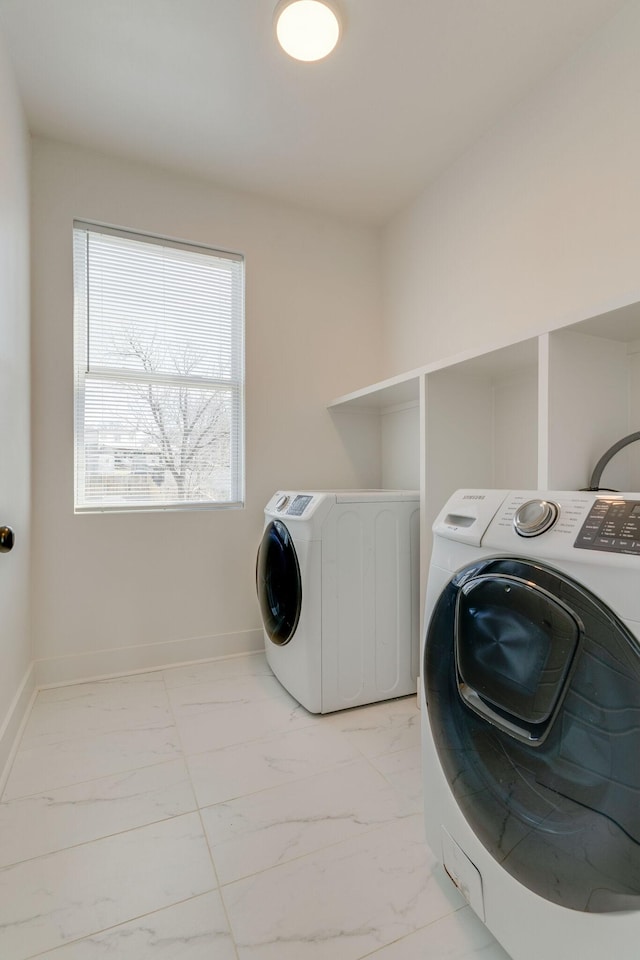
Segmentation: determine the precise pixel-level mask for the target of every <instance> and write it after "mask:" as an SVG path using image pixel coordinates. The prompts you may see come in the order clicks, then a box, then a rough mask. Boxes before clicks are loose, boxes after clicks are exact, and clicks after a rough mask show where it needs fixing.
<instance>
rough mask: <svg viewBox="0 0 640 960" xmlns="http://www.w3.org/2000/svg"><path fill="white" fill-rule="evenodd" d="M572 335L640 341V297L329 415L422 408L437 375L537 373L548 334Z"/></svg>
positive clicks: (368, 394) (378, 388) (416, 376)
mask: <svg viewBox="0 0 640 960" xmlns="http://www.w3.org/2000/svg"><path fill="white" fill-rule="evenodd" d="M560 330H566V331H567V332H575V333H581V334H587V335H590V336H593V337H602V338H604V339H610V340H620V341H623V342H627V343H630V344H631V343H634V342H635V341H640V291H639V296H638V298H636V299H634V300H632V301H631V302H626V303H622V304H618V303H614V304H608V305H606V307H605V306H603V308H602V309H601V310H600V311H599V312H598V313H596V314H595V315H593V316H591V317H589V318H588V319H584V318H582V319H580V320H575V319H574V320H571V319H569V318H565V319H564V320H563V322H561V323H559V324H557V325H556V326H554V327H550V328H546V329H544V330H537V331H534V332H530V333H529V334H528V335H527V336H524V337H520V338H518V339H517V340H515V341H511V342H508V343H506V344H505V343H504V341H503V342H502V343H501V344H497V345H496V344H494V345H490V344H487V346H486V348H485V349H484V350H482V351H477V350H475V351H474V350H469V351H467V352H465V353H462V354H459V355H458V356H454V357H447V358H445V359H442V360H437V361H435V362H434V363H431V364H427V365H425V366H423V367H418V368H417V369H415V370H410V371H409V372H408V373H403V374H399V375H398V376H396V377H390V378H389V379H388V380H380V381H379V382H378V383H373V384H371V385H369V386H367V387H363V388H362V389H361V390H354V391H353V393H347V394H345V395H344V396H342V397H338V398H337V399H336V400H333V401H331V403H329V404H328V405H327V406H328V408H329V409H332V408H341V409H343V410H344V409H349V410H354V409H355V410H364V411H370V412H376V411H377V412H379V413H380V412H383V411H384V410H388V409H390V408H393V407H397V406H401V405H404V404H417V403H418V402H419V398H420V381H421V379H422V378H423V377H425V376H427V375H429V374H433V373H436V372H437V371H443V372H444V371H447V370H449V371H451V372H452V373H465V374H469V375H470V376H484V377H489V378H493V379H496V380H498V379H500V378H501V377H504V376H506V375H508V374H511V375H514V374H515V375H517V374H518V372H519V371H520V370H522V369H523V368H525V367H529V368H531V367H532V366H534V365H535V363H536V361H537V343H538V338H539V337H540V336H541V335H542V334H547V333H552V332H554V331H560Z"/></svg>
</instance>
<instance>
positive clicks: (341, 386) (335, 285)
mask: <svg viewBox="0 0 640 960" xmlns="http://www.w3.org/2000/svg"><path fill="white" fill-rule="evenodd" d="M32 186H33V273H34V282H33V308H34V311H33V380H34V383H33V423H34V440H33V467H34V485H33V497H34V522H35V525H36V529H37V531H38V536H37V538H36V539H35V544H34V588H35V598H36V601H35V606H34V642H35V645H36V657H37V658H38V660H40V661H43V662H41V663H39V671H38V677H39V679H40V681H41V682H52V681H56V680H58V679H62V680H64V679H68V678H73V677H76V676H92V675H97V674H102V673H105V672H112V671H113V672H117V671H119V670H127V669H136V668H144V667H146V666H149V665H154V664H157V663H163V662H177V661H179V660H182V659H190V658H197V657H208V656H215V655H218V654H220V653H226V652H230V651H231V652H232V651H235V650H238V651H239V650H242V649H246V648H250V647H252V646H254V645H256V644H260V643H261V634H260V631H259V623H260V621H259V616H258V608H257V603H256V600H255V588H254V575H255V554H256V548H257V545H258V542H259V539H260V535H261V529H262V511H263V508H264V505H265V503H266V501H267V500H268V499H269V497H270V496H271V494H272V493H273V492H274V491H275V490H276V489H278V488H280V487H300V488H303V487H331V486H360V485H362V486H367V485H374V484H375V483H376V482H377V479H378V478H377V474H376V470H377V469H378V466H377V464H374V463H373V462H370V461H366V460H363V461H360V462H358V463H357V465H356V464H355V463H354V462H353V461H352V459H351V458H350V457H349V455H348V452H347V451H346V450H345V448H344V444H343V440H342V439H341V437H340V435H339V433H338V427H337V426H336V424H335V423H334V421H333V419H332V418H331V416H330V415H329V414H328V413H327V411H326V409H325V405H326V403H327V402H328V401H329V400H331V399H332V398H333V397H335V396H338V395H340V394H341V393H345V392H346V391H348V390H350V389H352V387H353V385H354V384H358V383H366V382H368V381H370V380H375V379H377V378H378V376H379V373H380V362H379V360H380V358H379V346H380V291H379V285H378V283H379V282H378V277H379V266H380V264H379V243H378V241H379V237H377V236H376V234H375V233H374V232H373V231H372V230H370V229H367V228H362V227H354V226H350V225H346V224H342V223H339V222H336V221H332V220H330V219H328V218H325V217H323V216H320V215H316V214H310V213H308V212H304V211H300V210H297V209H295V208H292V207H285V206H283V205H278V204H274V203H271V202H266V201H263V200H259V199H256V198H253V197H250V196H246V195H241V194H236V193H232V192H230V191H227V190H224V189H219V188H216V187H215V186H213V185H211V184H208V183H206V182H203V181H197V180H194V179H190V178H185V177H182V176H178V175H175V174H172V173H169V172H166V171H162V170H159V169H157V168H153V167H147V166H142V165H137V164H132V163H128V162H124V161H120V160H116V159H113V158H109V157H105V156H102V155H100V154H95V153H91V152H88V151H85V150H81V149H76V148H74V147H70V146H66V145H62V144H58V143H53V142H50V141H44V140H36V141H35V142H34V146H33V180H32ZM74 217H79V218H85V219H89V220H96V221H99V222H103V223H110V224H116V225H119V226H124V227H130V228H133V229H135V230H141V231H149V232H150V233H157V234H162V235H165V236H172V237H177V238H181V239H187V240H192V241H196V242H202V243H207V244H211V245H213V246H217V247H219V248H222V249H225V248H226V249H230V250H237V251H240V252H242V253H244V254H245V256H246V316H247V330H246V342H247V364H246V373H247V391H246V397H247V411H246V425H247V456H246V469H247V498H246V509H244V510H242V511H197V512H190V513H164V514H162V513H134V514H120V515H113V514H110V515H89V516H87V515H81V516H74V514H73V391H72V384H73V376H72V264H71V226H72V220H73V218H74ZM158 645H163V646H158ZM57 658H61V659H57Z"/></svg>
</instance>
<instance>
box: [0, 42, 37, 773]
mask: <svg viewBox="0 0 640 960" xmlns="http://www.w3.org/2000/svg"><path fill="white" fill-rule="evenodd" d="M28 185H29V144H28V137H27V132H26V127H25V123H24V118H23V114H22V108H21V106H20V102H19V99H18V95H17V91H16V87H15V84H14V79H13V75H12V72H11V68H10V66H9V64H8V60H7V55H6V53H5V50H4V47H2V45H1V41H0V524H8V525H10V526H11V527H12V528H13V530H14V532H15V536H16V541H15V547H14V549H13V552H11V553H7V554H0V611H1V614H0V616H1V623H2V626H1V627H0V663H1V667H0V771H1V770H2V767H3V765H4V761H5V760H6V756H7V750H8V749H9V747H10V745H11V741H12V739H13V736H14V735H15V732H16V728H17V725H18V724H19V722H20V719H21V716H22V713H23V712H24V707H25V705H26V704H25V701H26V700H28V697H29V694H30V692H31V691H30V686H31V687H32V686H33V683H32V680H31V674H30V672H29V665H30V661H31V646H30V637H29V560H30V537H31V530H30V480H29V460H30V441H29V190H28Z"/></svg>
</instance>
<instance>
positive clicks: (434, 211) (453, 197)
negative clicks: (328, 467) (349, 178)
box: [384, 2, 640, 376]
mask: <svg viewBox="0 0 640 960" xmlns="http://www.w3.org/2000/svg"><path fill="white" fill-rule="evenodd" d="M638 50H640V3H637V2H633V3H630V4H629V5H627V6H626V7H625V8H624V9H623V11H622V13H621V14H620V15H619V16H618V17H617V18H615V19H614V20H612V21H611V22H610V23H609V25H608V26H607V28H606V29H605V30H604V31H603V32H601V33H600V34H599V35H598V36H597V37H596V38H594V39H593V40H592V41H591V42H590V43H589V44H588V45H586V46H585V47H584V48H583V49H582V50H581V51H580V53H579V54H578V55H577V56H576V57H575V58H573V60H572V61H570V62H569V63H568V64H566V65H565V67H564V68H563V69H562V71H561V72H559V73H557V74H555V75H554V76H553V77H551V78H550V79H549V82H548V83H547V84H546V86H545V87H544V89H542V90H539V91H538V93H537V94H536V95H534V96H533V97H532V98H530V99H529V100H527V101H526V102H524V103H522V104H521V105H520V107H519V109H518V110H517V111H515V112H514V114H512V115H511V117H510V118H508V119H507V120H505V122H503V123H502V124H501V125H500V126H499V127H498V128H496V129H495V130H493V131H491V132H490V133H488V134H487V135H486V136H485V137H484V138H483V140H482V141H481V142H480V143H478V144H477V145H476V146H475V147H474V148H473V149H471V150H470V151H468V152H467V153H466V154H465V155H464V156H463V157H461V158H460V159H459V161H458V162H457V163H456V164H455V165H454V166H452V167H451V168H449V169H448V170H447V171H446V172H445V173H444V174H443V175H442V176H441V177H440V178H439V179H438V180H437V181H435V182H434V183H433V184H432V185H431V186H430V187H429V188H428V189H427V190H426V191H425V192H424V194H423V195H422V196H421V197H420V198H419V199H418V200H417V201H416V202H415V203H414V204H412V205H411V206H410V207H409V208H408V209H407V210H405V211H403V212H402V213H401V214H400V215H398V216H397V217H396V218H395V219H394V221H392V223H391V224H390V225H389V226H388V229H387V231H386V237H385V264H386V266H385V292H384V302H385V335H384V348H385V349H384V357H385V366H384V375H385V376H391V375H394V374H396V373H400V372H402V371H404V370H410V369H413V368H414V367H416V366H418V365H419V364H422V363H427V362H430V361H432V360H435V359H439V358H442V357H446V356H450V355H453V354H456V353H458V352H460V351H462V350H466V349H471V348H478V349H482V348H483V346H484V345H486V346H487V347H489V346H493V345H495V344H497V343H499V342H500V341H501V340H504V339H505V338H512V337H516V336H517V335H519V334H523V335H524V334H526V333H528V332H529V331H535V332H537V331H539V330H541V329H545V328H548V327H552V326H555V325H557V324H561V323H563V322H565V321H568V320H579V319H582V318H583V317H588V316H590V315H591V314H593V313H599V312H600V308H602V309H606V308H608V307H610V306H613V305H617V304H618V303H625V302H628V301H631V300H634V299H635V300H637V299H640V269H639V264H640V258H639V252H640V176H639V175H638V171H639V170H640V110H639V108H638V104H639V103H640V57H639V56H638Z"/></svg>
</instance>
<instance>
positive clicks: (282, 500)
mask: <svg viewBox="0 0 640 960" xmlns="http://www.w3.org/2000/svg"><path fill="white" fill-rule="evenodd" d="M290 499H291V497H289V496H287V494H286V493H285V494H284V496H282V497H279V498H278V501H277V503H276V510H278V511H280V510H284V508H285V507H286V506H288V504H289V500H290Z"/></svg>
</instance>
